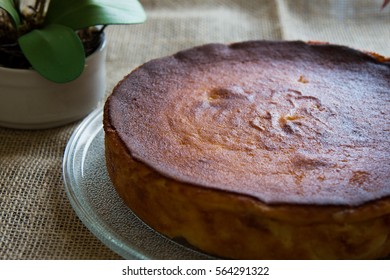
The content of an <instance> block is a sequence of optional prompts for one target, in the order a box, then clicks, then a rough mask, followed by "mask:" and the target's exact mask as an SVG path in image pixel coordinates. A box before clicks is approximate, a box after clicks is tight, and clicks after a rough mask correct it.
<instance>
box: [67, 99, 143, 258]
mask: <svg viewBox="0 0 390 280" xmlns="http://www.w3.org/2000/svg"><path fill="white" fill-rule="evenodd" d="M102 114H103V108H102V107H101V108H97V109H95V110H94V111H92V112H91V113H90V114H89V115H88V116H87V117H86V118H85V119H84V120H83V121H82V122H81V123H80V124H79V125H78V126H77V128H76V129H75V130H74V132H73V133H72V135H71V137H70V138H69V140H68V143H67V145H66V148H65V152H64V156H63V162H62V177H63V181H64V187H65V192H66V195H67V197H68V200H69V201H70V204H71V206H72V208H73V210H74V211H75V213H76V215H77V216H78V217H79V219H80V220H81V222H82V223H83V224H84V225H85V226H86V227H87V228H88V229H89V230H90V231H91V232H92V234H93V235H95V236H96V237H97V238H98V239H99V240H100V241H101V242H102V243H103V244H104V245H106V246H107V247H108V248H110V249H111V250H112V251H114V252H115V253H117V254H118V255H119V256H121V257H123V258H125V259H149V258H148V257H146V256H144V255H143V254H142V253H140V252H138V251H137V250H135V249H134V248H131V247H130V246H128V245H126V244H124V242H122V243H121V244H120V243H119V242H118V241H120V240H121V237H119V236H118V235H117V234H116V233H115V232H114V231H113V230H111V229H109V228H108V227H107V226H105V225H104V223H103V222H102V221H101V220H100V219H99V218H98V217H96V215H91V211H88V209H89V206H88V205H85V204H82V203H81V201H80V198H79V197H78V196H77V191H76V190H75V178H74V176H72V175H71V174H74V173H73V171H72V170H74V168H75V166H74V163H73V160H72V157H73V156H74V155H75V152H76V149H77V148H79V147H80V146H84V147H83V148H84V149H87V148H88V145H90V144H91V143H90V142H91V141H87V142H86V143H79V142H78V141H79V140H80V137H82V135H83V134H84V133H85V130H86V129H88V128H90V126H91V125H93V124H94V122H95V121H96V120H97V119H100V118H101V117H102ZM96 128H97V130H96V131H95V135H93V137H91V139H93V138H94V137H95V136H96V135H97V134H98V133H99V132H100V131H101V130H102V129H103V123H102V122H101V123H100V124H99V126H96ZM88 142H89V143H88ZM84 151H85V150H84ZM82 165H83V163H81V166H82Z"/></svg>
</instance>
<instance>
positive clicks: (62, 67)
mask: <svg viewBox="0 0 390 280" xmlns="http://www.w3.org/2000/svg"><path fill="white" fill-rule="evenodd" d="M19 45H20V47H21V49H22V51H23V53H24V55H25V56H26V58H27V59H28V61H29V62H30V63H31V65H32V67H33V68H34V69H35V70H36V71H37V72H38V73H40V74H41V75H42V76H43V77H45V78H47V79H48V80H51V81H53V82H57V83H66V82H69V81H72V80H74V79H76V78H77V77H79V76H80V75H81V73H82V72H83V70H84V64H85V55H84V47H83V45H82V43H81V41H80V38H79V37H78V36H77V34H76V33H75V32H74V30H73V29H71V28H69V27H67V26H64V25H59V24H50V25H48V26H45V27H44V28H43V29H35V30H33V31H31V32H29V33H27V34H25V35H23V36H21V37H20V38H19Z"/></svg>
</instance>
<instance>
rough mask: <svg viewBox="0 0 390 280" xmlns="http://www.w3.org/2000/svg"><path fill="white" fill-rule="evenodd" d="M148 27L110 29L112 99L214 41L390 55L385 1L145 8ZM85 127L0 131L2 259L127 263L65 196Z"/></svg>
mask: <svg viewBox="0 0 390 280" xmlns="http://www.w3.org/2000/svg"><path fill="white" fill-rule="evenodd" d="M140 2H141V3H142V4H143V5H144V8H145V10H146V12H147V15H148V20H147V21H146V22H145V23H144V24H142V25H133V26H110V27H108V28H107V29H106V30H107V31H106V34H107V41H108V50H107V51H108V54H107V79H108V86H107V92H106V93H107V95H109V94H110V92H111V91H112V89H113V87H114V86H115V85H116V84H117V83H118V82H119V81H120V80H121V79H122V78H123V77H124V76H125V75H126V74H128V73H129V72H130V71H131V70H132V69H134V68H135V67H137V66H138V65H140V64H142V63H144V62H146V61H148V60H151V59H153V58H157V57H161V56H165V55H169V54H172V53H175V52H177V51H179V50H181V49H185V48H189V47H193V46H196V45H200V44H205V43H211V42H222V43H229V42H236V41H244V40H256V39H267V40H297V39H299V40H314V41H326V42H332V43H338V44H344V45H349V46H352V47H356V48H359V49H363V50H369V51H374V52H378V53H380V54H382V55H386V56H390V48H389V46H390V7H386V8H385V9H383V10H381V9H380V7H381V5H382V0H344V1H342V0H322V1H310V0H216V1H208V0H191V1H182V0H141V1H140ZM78 124H79V122H76V123H72V124H69V125H66V126H63V127H59V128H55V129H47V130H37V131H28V130H13V129H6V128H0V213H1V214H0V259H120V256H118V255H117V254H115V253H114V252H112V251H111V250H110V249H108V248H107V247H106V246H105V245H104V244H102V243H101V242H100V241H99V240H98V239H97V238H96V237H95V236H94V235H93V234H92V233H90V232H89V230H88V229H87V228H86V227H85V226H84V225H83V224H82V223H81V221H80V220H79V219H78V217H77V216H76V214H75V212H74V210H73V209H72V207H71V205H70V203H69V200H68V198H67V196H66V194H65V190H64V183H63V179H62V160H63V154H64V150H65V147H66V144H67V142H68V140H69V138H70V136H71V134H72V133H73V131H74V130H75V129H76V127H77V125H78Z"/></svg>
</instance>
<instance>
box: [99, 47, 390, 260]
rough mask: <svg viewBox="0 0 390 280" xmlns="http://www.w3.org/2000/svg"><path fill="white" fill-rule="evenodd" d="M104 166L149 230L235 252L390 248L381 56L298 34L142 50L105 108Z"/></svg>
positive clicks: (351, 253) (352, 252) (387, 118)
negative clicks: (158, 53) (160, 52)
mask: <svg viewBox="0 0 390 280" xmlns="http://www.w3.org/2000/svg"><path fill="white" fill-rule="evenodd" d="M103 122H104V130H105V153H106V162H107V169H108V172H109V176H110V178H111V180H112V182H113V185H114V186H115V188H116V190H117V192H118V193H119V195H120V196H121V198H122V199H123V200H124V202H125V203H126V204H127V205H128V206H129V207H130V208H131V209H132V211H133V212H134V213H135V214H136V215H137V216H139V217H140V218H141V219H142V220H143V221H144V222H145V223H146V224H148V225H149V226H150V227H152V228H153V229H155V230H156V231H158V232H159V233H161V234H163V235H165V236H167V237H169V238H172V239H175V240H181V241H184V242H185V243H186V244H188V245H189V246H191V247H194V248H196V249H198V250H200V251H203V252H206V253H208V254H210V255H213V256H217V257H222V258H232V259H374V258H383V257H386V256H387V255H388V254H390V236H389V234H390V63H389V60H387V59H386V58H384V57H382V56H380V55H377V54H374V53H367V52H361V51H358V50H355V49H352V48H348V47H344V46H338V45H332V44H325V43H314V42H313V43H311V42H308V43H307V42H301V41H248V42H241V43H234V44H230V45H225V44H208V45H203V46H199V47H195V48H192V49H188V50H184V51H181V52H178V53H176V54H174V55H172V56H168V57H164V58H159V59H155V60H152V61H150V62H147V63H145V64H143V65H142V66H140V67H138V68H137V69H135V70H134V71H132V72H131V73H130V74H129V75H128V76H126V77H125V78H124V79H123V80H122V81H121V82H119V84H118V85H117V86H116V87H115V88H114V90H113V93H112V94H111V96H110V97H109V98H108V100H107V101H106V104H105V109H104V121H103Z"/></svg>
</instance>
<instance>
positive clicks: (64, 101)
mask: <svg viewBox="0 0 390 280" xmlns="http://www.w3.org/2000/svg"><path fill="white" fill-rule="evenodd" d="M145 19H146V15H145V12H144V10H143V8H142V5H141V4H140V3H139V2H138V1H137V0H25V1H23V0H0V125H2V126H6V127H13V128H29V129H34V128H48V127H54V126H58V125H62V124H65V123H69V122H72V121H75V120H77V119H80V118H82V117H84V116H85V115H86V114H88V113H89V112H90V111H92V110H93V109H94V108H95V107H96V106H97V104H98V103H99V102H100V101H102V98H103V96H104V93H105V71H104V70H105V68H104V65H105V48H106V45H105V37H104V28H105V26H107V25H111V24H136V23H142V22H144V21H145Z"/></svg>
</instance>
